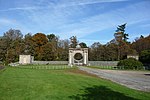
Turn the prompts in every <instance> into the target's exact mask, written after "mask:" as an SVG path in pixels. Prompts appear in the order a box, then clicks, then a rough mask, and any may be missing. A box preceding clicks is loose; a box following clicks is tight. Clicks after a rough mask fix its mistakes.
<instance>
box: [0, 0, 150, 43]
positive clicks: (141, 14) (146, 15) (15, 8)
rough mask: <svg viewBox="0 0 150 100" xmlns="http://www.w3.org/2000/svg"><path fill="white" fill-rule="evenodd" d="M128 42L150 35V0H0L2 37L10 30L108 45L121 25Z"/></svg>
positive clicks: (0, 30)
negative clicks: (127, 36) (127, 35)
mask: <svg viewBox="0 0 150 100" xmlns="http://www.w3.org/2000/svg"><path fill="white" fill-rule="evenodd" d="M124 23H127V25H126V29H125V30H126V33H128V34H129V41H131V42H132V41H133V40H134V39H135V38H137V37H140V35H143V36H148V35H149V34H150V0H0V36H3V34H4V32H6V31H8V30H9V29H11V28H12V29H19V30H21V32H22V34H23V35H25V34H27V33H32V35H34V34H36V33H38V32H41V33H44V34H51V33H53V34H55V35H57V36H59V37H60V39H69V38H70V37H71V36H77V39H78V40H79V42H85V43H86V44H87V45H91V44H93V43H94V42H100V43H101V44H105V43H107V42H109V41H110V40H112V39H113V38H114V33H115V30H116V28H117V26H118V25H122V24H124Z"/></svg>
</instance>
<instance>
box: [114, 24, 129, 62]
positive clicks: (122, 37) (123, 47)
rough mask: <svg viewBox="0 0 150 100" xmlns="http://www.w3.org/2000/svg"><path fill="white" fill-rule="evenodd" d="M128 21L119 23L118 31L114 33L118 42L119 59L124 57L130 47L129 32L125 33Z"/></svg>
mask: <svg viewBox="0 0 150 100" xmlns="http://www.w3.org/2000/svg"><path fill="white" fill-rule="evenodd" d="M125 28H126V23H125V24H122V25H118V27H117V30H116V32H115V33H114V36H115V40H116V44H117V45H118V54H117V55H118V60H120V59H123V58H124V57H125V56H126V55H127V54H128V51H129V49H130V46H129V42H128V41H127V39H128V34H127V33H125Z"/></svg>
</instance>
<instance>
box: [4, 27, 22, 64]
mask: <svg viewBox="0 0 150 100" xmlns="http://www.w3.org/2000/svg"><path fill="white" fill-rule="evenodd" d="M22 37H23V35H22V33H21V31H20V30H15V29H10V30H8V31H7V32H5V33H4V36H3V40H2V41H3V43H4V44H5V47H4V46H2V47H4V48H5V61H6V62H8V63H10V62H15V61H17V60H18V59H16V58H18V57H19V54H21V53H22V52H23V49H24V45H23V41H22Z"/></svg>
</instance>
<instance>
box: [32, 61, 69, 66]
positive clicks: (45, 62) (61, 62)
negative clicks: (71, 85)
mask: <svg viewBox="0 0 150 100" xmlns="http://www.w3.org/2000/svg"><path fill="white" fill-rule="evenodd" d="M32 64H51V65H68V61H33V62H32Z"/></svg>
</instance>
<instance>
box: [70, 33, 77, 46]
mask: <svg viewBox="0 0 150 100" xmlns="http://www.w3.org/2000/svg"><path fill="white" fill-rule="evenodd" d="M70 41H71V44H70V47H71V48H76V46H77V44H78V41H77V37H76V36H72V37H71V38H70Z"/></svg>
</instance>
